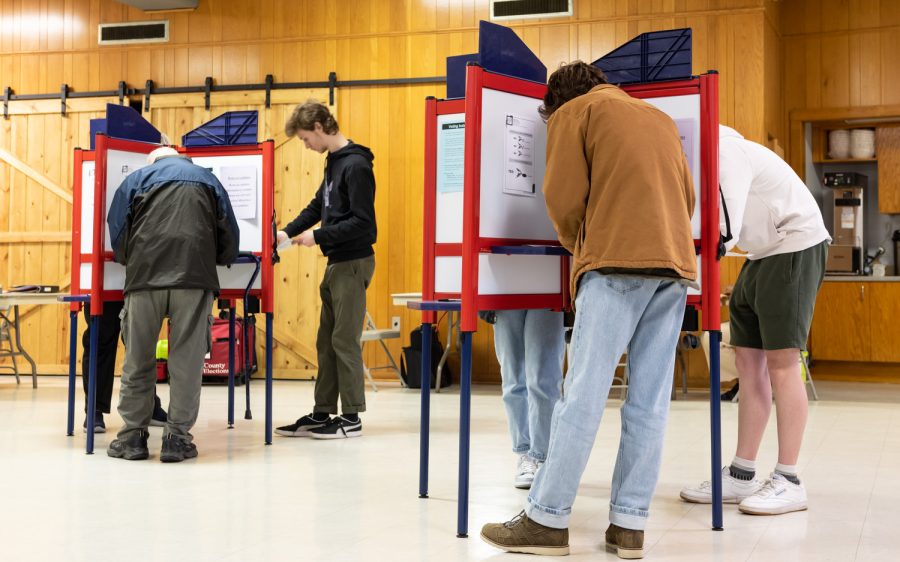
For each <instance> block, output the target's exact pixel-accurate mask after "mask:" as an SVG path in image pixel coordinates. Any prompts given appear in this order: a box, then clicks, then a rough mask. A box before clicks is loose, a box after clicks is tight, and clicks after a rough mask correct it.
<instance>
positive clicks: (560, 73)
mask: <svg viewBox="0 0 900 562" xmlns="http://www.w3.org/2000/svg"><path fill="white" fill-rule="evenodd" d="M608 83H609V82H607V81H606V75H605V74H603V71H602V70H600V69H599V68H597V67H596V66H594V65H592V64H588V63H586V62H582V61H580V60H577V61H574V62H570V63H569V64H565V63H563V64H561V65H559V68H558V69H556V71H555V72H554V73H553V74H551V75H550V79H549V80H548V81H547V93H546V94H544V105H542V106H541V107H540V109H538V111H539V112H540V114H541V117H543V118H544V121H546V120H548V119H550V116H551V115H553V113H554V112H555V111H556V110H557V109H559V108H560V107H562V106H563V104H565V103H566V102H567V101H569V100H572V99H575V98H577V97H578V96H580V95H582V94H586V93H588V92H589V91H591V89H592V88H593V87H594V86H597V85H598V84H608Z"/></svg>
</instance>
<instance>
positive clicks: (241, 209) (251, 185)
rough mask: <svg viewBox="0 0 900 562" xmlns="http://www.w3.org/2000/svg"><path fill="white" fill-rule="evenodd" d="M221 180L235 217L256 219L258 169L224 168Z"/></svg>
mask: <svg viewBox="0 0 900 562" xmlns="http://www.w3.org/2000/svg"><path fill="white" fill-rule="evenodd" d="M219 180H220V181H221V182H222V187H224V188H225V191H227V192H228V198H229V199H230V200H231V208H232V209H234V216H235V217H236V218H238V219H243V220H254V219H256V199H257V197H256V195H257V194H256V190H257V182H256V168H254V167H252V166H223V167H222V172H221V177H220V178H219Z"/></svg>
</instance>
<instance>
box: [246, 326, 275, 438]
mask: <svg viewBox="0 0 900 562" xmlns="http://www.w3.org/2000/svg"><path fill="white" fill-rule="evenodd" d="M272 319H273V315H272V313H271V312H267V313H266V445H271V444H272V332H273V328H272ZM251 357H252V356H251Z"/></svg>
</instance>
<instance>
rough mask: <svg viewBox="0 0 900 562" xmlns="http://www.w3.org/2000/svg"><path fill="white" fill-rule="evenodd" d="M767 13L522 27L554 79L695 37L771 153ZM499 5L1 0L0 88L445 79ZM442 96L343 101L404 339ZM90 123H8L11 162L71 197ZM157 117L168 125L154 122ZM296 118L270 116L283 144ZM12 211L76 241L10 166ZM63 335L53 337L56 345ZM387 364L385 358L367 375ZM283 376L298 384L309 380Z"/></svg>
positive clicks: (39, 119) (626, 9)
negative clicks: (107, 28)
mask: <svg viewBox="0 0 900 562" xmlns="http://www.w3.org/2000/svg"><path fill="white" fill-rule="evenodd" d="M767 3H771V0H576V1H575V15H574V17H572V18H563V19H553V20H528V21H513V22H509V23H508V25H509V26H510V27H512V28H513V29H514V30H515V31H516V32H517V33H518V34H519V35H520V36H521V37H522V38H523V39H524V41H525V42H526V43H527V44H528V45H529V46H530V47H531V48H532V50H534V51H535V52H536V53H537V54H538V55H539V56H540V57H541V59H542V60H543V62H544V63H545V64H546V65H547V67H548V68H549V69H551V70H552V69H554V68H556V66H557V65H558V64H559V63H560V62H563V61H568V60H572V59H577V58H581V59H584V60H589V61H590V60H594V59H596V58H598V57H600V56H602V55H603V54H605V53H607V52H608V51H609V50H611V49H613V48H614V47H616V46H618V45H619V44H621V43H623V42H625V41H627V40H629V39H631V38H632V37H634V36H635V35H637V34H639V33H642V32H645V31H652V30H659V29H668V28H675V27H691V28H693V32H694V36H693V49H694V71H695V72H696V73H700V72H704V71H706V70H708V69H716V70H718V71H719V72H720V73H721V85H720V115H721V120H722V122H723V123H726V124H729V125H732V126H735V127H736V128H737V129H738V130H740V131H741V132H742V133H743V134H744V135H745V136H747V137H749V138H751V139H753V140H757V141H759V142H766V139H767V132H768V133H771V131H772V130H777V129H775V128H774V127H770V126H769V125H767V121H768V119H767V116H766V110H765V107H766V99H767V97H766V96H768V97H769V98H771V97H772V95H774V94H772V92H774V91H775V90H776V89H777V84H775V85H773V84H772V83H770V82H766V80H765V77H764V74H765V71H766V70H767V68H768V63H767V62H766V61H764V57H765V56H766V54H767V53H768V52H769V51H770V49H771V48H772V44H771V43H770V41H771V36H772V31H771V29H770V27H771V25H768V26H767V24H766V12H767V8H770V7H767V6H766V4H767ZM488 4H489V3H488V2H487V0H449V1H447V0H440V1H439V0H422V1H413V0H325V1H323V0H317V1H312V0H305V1H299V0H298V1H287V0H283V1H280V0H260V1H254V2H248V1H246V0H201V2H200V7H199V8H198V9H197V10H196V11H193V12H186V13H185V12H182V13H169V14H162V15H147V14H145V13H143V12H141V11H139V10H135V9H131V8H128V7H125V6H123V5H121V4H119V3H116V2H114V1H112V0H42V1H41V2H21V1H17V0H0V88H2V87H5V86H7V85H8V86H11V87H12V88H13V89H14V91H15V92H17V93H22V94H26V93H45V92H55V91H59V87H60V84H62V83H63V82H65V83H68V84H69V85H70V87H72V88H73V89H74V90H82V91H84V90H100V89H115V87H116V85H117V83H118V81H119V80H126V81H127V82H128V84H129V85H130V86H132V87H143V85H144V82H145V81H146V80H147V79H152V80H153V81H154V83H155V84H156V85H157V86H160V87H164V86H184V85H200V84H202V82H203V79H204V78H205V77H206V76H212V77H213V78H214V79H215V81H216V83H219V84H235V83H247V82H261V81H262V80H263V78H264V77H265V75H266V74H273V75H274V76H275V80H276V81H281V82H285V81H308V80H325V79H326V78H327V75H328V72H329V71H335V72H337V76H338V78H339V79H341V80H355V79H366V78H403V77H416V76H438V75H443V74H444V72H445V67H444V64H445V59H446V57H447V56H449V55H456V54H463V53H470V52H474V51H476V50H477V25H478V21H479V20H481V19H487V17H488ZM776 4H777V3H776ZM161 18H165V19H168V20H169V21H170V26H171V27H170V35H171V40H170V42H169V43H167V44H162V45H143V46H124V47H123V46H109V47H103V48H100V47H98V46H97V45H96V34H97V24H99V23H101V22H103V23H108V22H120V21H139V20H147V19H161ZM773 29H776V28H773ZM764 92H765V94H764ZM428 95H436V96H439V97H440V96H442V95H444V88H443V86H437V85H423V86H397V87H373V88H352V89H342V90H340V91H339V92H338V103H337V105H338V108H339V110H338V117H339V122H340V125H341V127H342V129H343V130H344V131H345V132H347V133H348V134H349V136H351V137H352V138H353V139H354V140H356V141H357V142H360V143H362V144H365V145H368V146H370V147H371V148H372V149H373V151H374V152H375V155H376V160H375V171H376V179H377V183H378V195H377V197H376V210H377V213H378V217H379V242H378V246H377V261H378V266H377V269H376V274H375V279H374V281H373V284H372V287H371V288H370V290H369V294H368V299H369V309H370V311H371V312H372V314H373V316H374V317H375V320H376V322H377V324H378V325H379V326H382V327H384V326H387V325H390V321H391V317H392V316H400V317H401V319H402V328H403V331H404V332H408V331H409V330H410V329H411V328H412V327H413V326H414V325H415V324H416V323H417V315H415V314H412V313H410V312H406V311H404V310H400V309H398V308H396V307H393V306H392V304H391V301H390V294H391V293H396V292H406V291H416V290H419V289H420V283H421V281H420V280H421V241H420V240H421V234H420V233H421V230H422V218H421V217H422V213H421V201H422V194H421V184H422V161H423V156H422V141H423V99H424V98H425V97H426V96H428ZM151 104H152V102H151ZM88 118H89V114H82V115H80V116H78V117H74V116H70V117H67V118H61V117H59V116H51V115H46V116H35V117H31V116H28V117H24V118H22V119H25V121H24V122H23V121H20V120H18V118H17V119H11V120H10V121H3V122H2V123H0V148H5V149H8V150H10V149H12V150H13V152H14V153H16V154H17V155H18V156H19V157H20V158H22V159H23V160H26V161H27V162H28V163H29V165H31V166H33V167H35V168H36V169H39V170H41V171H42V173H44V174H46V175H47V177H49V178H51V179H53V180H54V181H56V182H58V183H59V184H60V185H61V186H66V188H67V189H69V188H68V186H69V185H70V178H71V170H70V169H69V168H70V164H67V163H68V162H69V161H70V158H69V155H70V154H71V149H72V148H73V147H74V146H75V145H76V144H78V143H84V142H85V141H84V139H83V138H81V139H78V138H75V135H73V134H72V133H71V131H73V130H75V129H77V128H78V127H80V125H78V126H76V125H75V124H73V120H74V119H88ZM151 118H152V119H161V118H162V117H161V115H159V114H157V113H155V112H151ZM282 118H283V115H275V114H273V115H270V116H268V117H267V119H269V120H271V122H272V123H274V125H275V129H276V130H277V124H278V123H279V122H280V120H281V119H282ZM165 119H166V120H164V121H163V122H159V123H157V124H158V125H160V126H161V127H162V128H167V127H172V126H174V123H175V122H177V120H178V119H179V118H178V117H171V116H170V117H166V118H165ZM173 119H174V120H176V121H172V120H173ZM776 121H777V119H776ZM20 123H24V124H20ZM40 131H43V134H41V133H40ZM35 132H37V134H33V133H35ZM60 132H62V133H63V134H62V135H61V134H60ZM288 150H294V151H295V153H296V151H299V150H300V149H299V147H296V146H295V147H294V148H293V149H288ZM285 154H288V153H287V152H286V153H285ZM285 158H288V157H287V156H285ZM290 158H300V157H299V156H296V157H295V156H291V157H290ZM285 166H288V164H285ZM299 170H300V169H299V168H295V169H294V172H289V173H288V175H287V177H288V179H287V180H286V181H285V184H284V185H281V186H279V197H283V200H282V201H289V202H288V203H284V202H282V203H281V205H282V207H284V205H287V208H290V209H296V208H298V206H299V205H301V204H302V203H303V201H301V200H300V199H299V198H298V197H295V195H289V194H293V193H296V187H295V183H296V182H299V177H298V175H299V174H300V172H299ZM316 172H317V170H316V169H315V166H311V167H310V169H309V170H308V173H309V174H311V175H315V173H316ZM295 173H296V174H297V175H293V174H295ZM303 173H307V172H306V171H304V172H303ZM312 181H314V180H312ZM0 196H2V200H0V233H4V232H19V231H29V232H32V231H38V232H41V231H43V232H59V231H65V230H67V229H69V228H70V226H69V224H70V219H69V214H70V212H71V210H70V207H69V206H68V205H67V204H64V203H61V202H60V201H59V198H58V197H57V196H55V195H52V194H49V193H47V192H46V190H44V189H43V188H41V187H40V186H38V185H37V184H36V183H35V182H33V181H32V180H30V179H26V178H25V177H24V176H23V175H22V174H20V173H17V172H15V171H13V170H12V169H11V168H10V167H9V166H5V165H3V164H0ZM287 214H288V213H287V212H285V213H284V214H282V216H283V217H285V218H286V215H287ZM68 252H69V248H68V245H67V244H65V243H30V244H21V243H15V244H13V243H4V242H2V241H0V283H2V284H4V285H7V286H8V285H12V284H16V283H22V282H26V281H27V282H36V281H40V282H43V283H56V282H58V281H59V280H60V279H62V278H64V277H65V274H66V272H67V271H68V260H69V254H68ZM279 291H280V294H282V295H284V294H291V295H296V296H295V297H292V298H296V299H297V302H298V307H299V309H298V313H297V314H298V315H301V316H303V318H307V319H310V321H311V322H312V321H314V319H315V317H316V312H315V311H316V310H317V308H316V307H317V302H318V295H317V293H316V291H315V283H314V282H313V281H312V280H310V279H307V280H304V279H296V278H291V277H285V279H284V280H283V282H282V285H281V286H279ZM34 314H35V315H36V316H34V318H40V320H39V321H37V320H32V322H35V323H39V324H40V333H41V337H38V336H35V335H29V334H34V333H35V332H36V331H37V328H36V327H33V326H28V327H27V329H26V330H23V336H26V345H29V346H30V347H31V349H33V350H35V355H36V356H37V360H38V362H39V363H41V364H43V365H48V366H56V368H57V369H58V370H60V371H61V370H63V366H64V365H65V363H66V357H67V350H66V344H65V342H66V341H67V336H66V329H67V328H66V322H65V311H64V310H62V308H61V307H60V308H59V309H58V310H57V309H55V308H53V307H44V308H43V309H41V310H40V311H39V312H35V313H34ZM304 322H305V321H304V320H302V319H301V323H304ZM48 330H49V331H48ZM49 333H52V334H53V337H52V338H46V337H45V336H46V335H47V334H49ZM311 337H312V336H311V332H309V331H307V330H302V331H301V332H298V333H297V338H298V339H299V338H302V339H303V340H304V343H305V344H306V345H312V344H313V341H312V340H311V339H310V338H311ZM406 339H407V338H406V337H404V340H406ZM392 349H393V351H394V352H395V355H396V354H399V351H400V343H399V342H395V343H393V344H392ZM377 359H378V358H377V357H373V356H371V355H370V356H369V357H368V358H367V361H369V362H375V361H376V360H377ZM474 364H475V380H476V381H485V382H486V381H497V380H499V370H498V367H497V364H496V361H495V359H494V353H493V342H492V338H491V333H490V330H488V329H484V330H480V331H479V332H478V334H477V336H476V344H475V353H474ZM284 368H285V372H287V371H290V369H296V368H298V367H297V366H296V365H293V366H291V367H290V368H288V367H284Z"/></svg>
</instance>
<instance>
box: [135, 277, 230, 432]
mask: <svg viewBox="0 0 900 562" xmlns="http://www.w3.org/2000/svg"><path fill="white" fill-rule="evenodd" d="M212 302H213V294H212V292H211V291H204V290H202V289H169V290H158V291H135V292H132V293H128V294H127V295H125V307H124V308H123V309H122V312H121V313H120V315H119V317H120V318H121V319H122V343H124V344H125V364H124V365H123V366H122V385H121V389H120V390H119V415H120V416H121V417H122V421H123V422H124V425H123V426H122V429H121V430H120V431H119V435H118V437H119V439H127V438H128V436H129V435H130V434H131V433H132V432H135V431H140V430H143V429H146V428H147V426H148V425H150V418H151V417H152V416H153V397H154V396H155V395H156V342H157V340H158V339H159V331H160V329H161V328H162V322H163V319H164V318H166V317H168V318H169V364H168V366H169V389H170V392H169V420H168V423H167V424H166V431H165V434H166V435H175V436H176V437H178V438H180V439H183V440H185V441H187V442H190V441H191V440H192V439H193V437H192V436H191V428H192V427H194V424H195V423H196V422H197V414H198V413H199V411H200V386H201V384H202V382H203V359H204V358H205V356H206V354H207V353H209V351H210V347H211V346H210V344H211V342H210V337H211V333H210V328H211V326H212V322H213V317H212V316H210V312H211V311H212Z"/></svg>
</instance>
